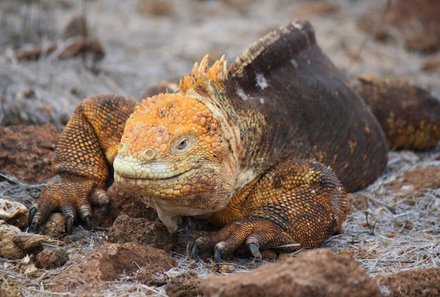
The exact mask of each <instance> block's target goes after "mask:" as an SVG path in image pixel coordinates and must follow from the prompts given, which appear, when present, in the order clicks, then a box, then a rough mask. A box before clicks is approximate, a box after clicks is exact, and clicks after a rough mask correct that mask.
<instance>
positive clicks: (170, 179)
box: [115, 169, 192, 181]
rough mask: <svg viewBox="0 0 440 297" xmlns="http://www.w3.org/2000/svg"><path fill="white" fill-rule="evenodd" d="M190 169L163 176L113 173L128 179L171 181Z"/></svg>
mask: <svg viewBox="0 0 440 297" xmlns="http://www.w3.org/2000/svg"><path fill="white" fill-rule="evenodd" d="M190 171H192V169H189V170H186V171H183V172H180V173H177V174H175V175H171V176H165V177H160V176H157V177H155V176H151V177H132V176H124V175H123V174H119V173H115V174H116V175H118V176H119V177H121V178H123V179H128V180H133V181H136V180H139V181H172V180H176V179H178V178H179V177H181V176H183V175H184V174H186V173H188V172H190Z"/></svg>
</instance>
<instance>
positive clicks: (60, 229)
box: [39, 212, 66, 238]
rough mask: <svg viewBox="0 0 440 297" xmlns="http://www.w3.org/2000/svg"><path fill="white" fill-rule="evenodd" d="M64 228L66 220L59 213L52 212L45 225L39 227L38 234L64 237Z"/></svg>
mask: <svg viewBox="0 0 440 297" xmlns="http://www.w3.org/2000/svg"><path fill="white" fill-rule="evenodd" d="M65 226H66V218H65V217H64V215H63V214H62V213H60V212H54V213H53V214H51V215H50V217H49V219H48V220H47V221H46V223H45V224H44V225H43V226H41V227H40V229H39V232H40V233H41V234H44V235H47V236H50V237H54V238H58V237H60V236H61V235H64V232H65Z"/></svg>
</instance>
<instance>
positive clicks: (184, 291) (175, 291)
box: [166, 271, 201, 297]
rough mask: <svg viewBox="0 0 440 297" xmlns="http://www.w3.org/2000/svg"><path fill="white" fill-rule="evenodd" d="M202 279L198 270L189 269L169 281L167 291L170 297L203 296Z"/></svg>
mask: <svg viewBox="0 0 440 297" xmlns="http://www.w3.org/2000/svg"><path fill="white" fill-rule="evenodd" d="M199 286H200V279H199V277H198V275H197V273H196V272H194V271H187V272H185V273H183V274H180V275H178V276H175V277H173V278H171V279H170V280H169V281H168V285H167V287H166V292H167V294H168V296H170V297H187V296H201V292H200V289H199Z"/></svg>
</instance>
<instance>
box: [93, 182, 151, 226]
mask: <svg viewBox="0 0 440 297" xmlns="http://www.w3.org/2000/svg"><path fill="white" fill-rule="evenodd" d="M107 196H108V198H109V201H110V203H109V207H108V208H109V209H108V210H107V211H104V210H103V209H102V208H94V209H93V222H94V224H95V225H96V226H100V227H105V228H108V227H111V226H112V224H113V222H114V220H115V219H116V218H117V217H118V216H120V215H122V214H125V215H128V216H129V217H132V218H147V219H149V220H150V221H151V220H154V219H156V218H157V213H156V211H155V210H154V209H152V208H150V207H148V206H147V205H146V204H145V203H143V202H142V201H141V200H140V199H137V198H135V197H132V196H130V195H127V194H125V193H124V192H122V191H120V190H119V189H118V187H117V186H115V185H112V186H111V187H110V188H109V189H108V190H107Z"/></svg>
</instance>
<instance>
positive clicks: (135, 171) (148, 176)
mask: <svg viewBox="0 0 440 297" xmlns="http://www.w3.org/2000/svg"><path fill="white" fill-rule="evenodd" d="M113 168H114V169H115V179H116V180H118V179H119V180H121V179H125V180H131V181H139V182H155V181H157V182H159V181H162V182H165V181H173V180H177V179H180V178H184V177H185V176H187V175H190V174H191V173H190V172H191V171H193V169H194V168H192V167H191V166H188V164H185V165H184V164H180V165H177V164H169V163H162V162H152V163H146V164H145V163H144V164H143V163H141V162H139V161H138V160H137V159H136V158H133V157H121V156H117V157H116V158H115V160H114V162H113Z"/></svg>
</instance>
